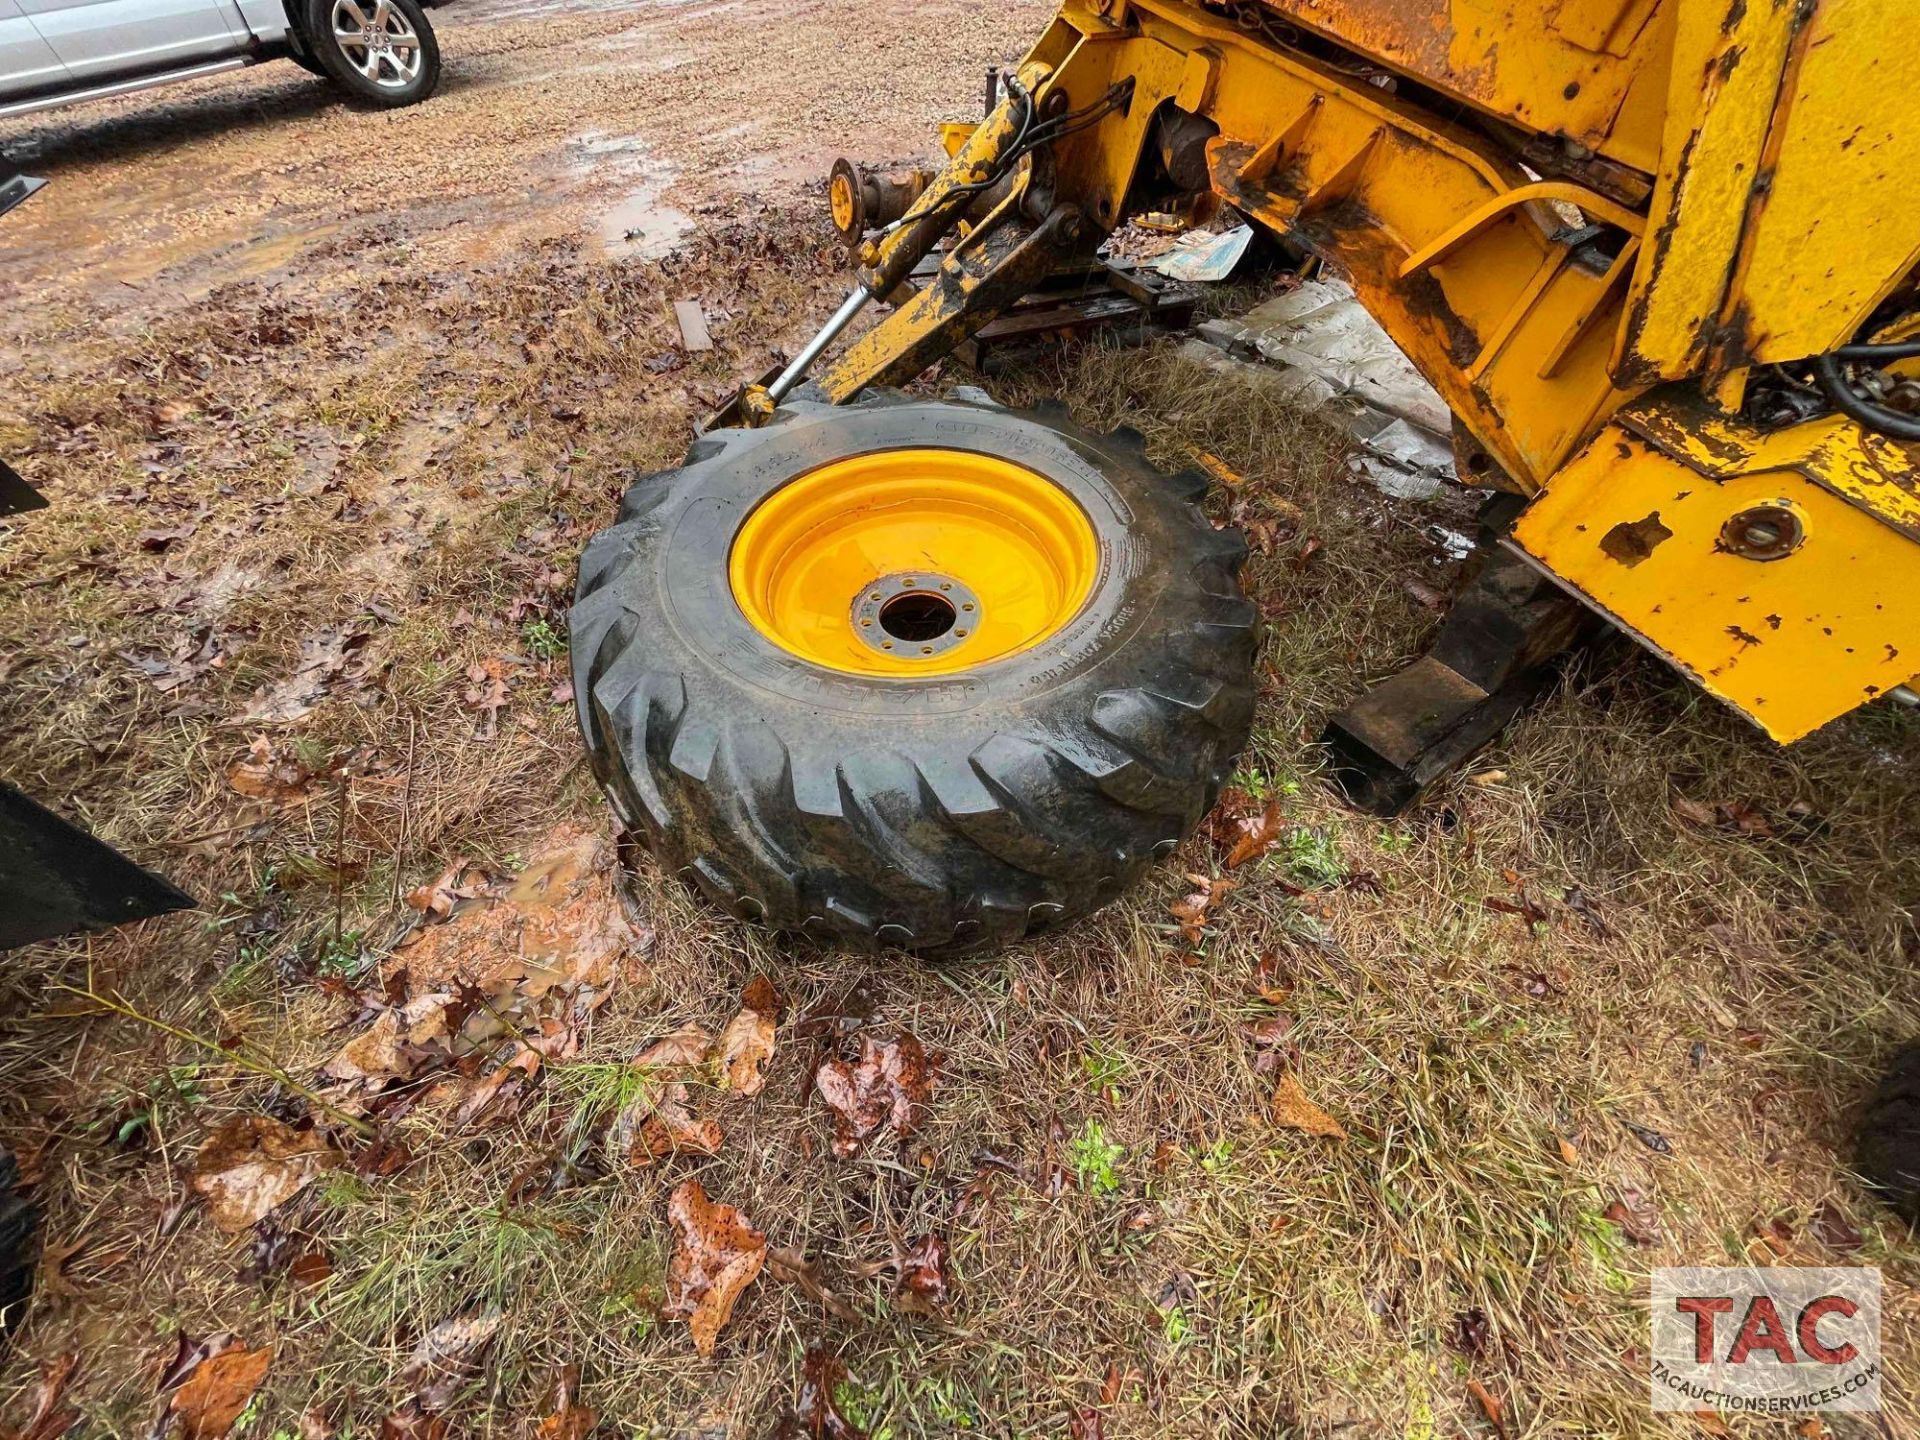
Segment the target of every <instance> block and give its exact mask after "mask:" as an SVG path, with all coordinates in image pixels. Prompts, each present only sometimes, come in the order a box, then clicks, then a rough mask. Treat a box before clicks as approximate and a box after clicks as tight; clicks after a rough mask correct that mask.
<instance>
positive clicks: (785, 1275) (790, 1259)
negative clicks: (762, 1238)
mask: <svg viewBox="0 0 1920 1440" xmlns="http://www.w3.org/2000/svg"><path fill="white" fill-rule="evenodd" d="M767 1268H768V1269H769V1270H771V1271H772V1272H773V1278H774V1279H776V1280H778V1281H779V1282H780V1283H781V1284H783V1285H792V1286H794V1287H796V1288H797V1289H799V1290H800V1291H802V1292H803V1293H805V1294H807V1295H809V1296H811V1297H812V1298H813V1299H814V1300H815V1301H817V1302H818V1303H819V1304H820V1305H821V1306H822V1307H823V1308H824V1309H825V1310H826V1311H827V1313H828V1314H829V1315H832V1316H833V1317H834V1318H835V1319H836V1320H844V1321H846V1322H847V1323H849V1324H852V1323H854V1322H856V1321H858V1320H859V1318H860V1312H859V1311H857V1310H855V1309H854V1308H853V1306H851V1305H849V1304H848V1303H847V1302H846V1301H845V1300H842V1299H841V1298H840V1297H839V1296H838V1295H836V1294H834V1293H833V1291H832V1290H830V1289H828V1288H827V1286H826V1284H825V1282H824V1281H822V1280H821V1278H820V1266H819V1264H818V1263H817V1262H816V1261H813V1260H809V1259H808V1258H807V1256H806V1252H805V1251H802V1250H793V1249H782V1248H774V1249H770V1250H768V1251H767Z"/></svg>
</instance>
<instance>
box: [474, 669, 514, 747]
mask: <svg viewBox="0 0 1920 1440" xmlns="http://www.w3.org/2000/svg"><path fill="white" fill-rule="evenodd" d="M467 679H468V680H470V681H472V682H473V683H472V685H471V686H470V687H469V688H468V690H467V704H469V705H471V706H472V707H473V708H474V709H476V710H478V711H479V712H480V713H481V717H482V718H481V721H480V729H479V731H478V733H477V734H476V735H475V737H474V738H475V739H478V740H491V739H493V738H494V736H495V735H496V734H498V733H499V729H500V712H501V710H502V709H504V708H505V707H506V703H507V662H506V661H504V660H502V659H501V658H500V657H499V656H497V655H496V656H492V657H490V658H489V659H486V660H482V661H480V662H479V663H477V664H475V665H473V666H471V667H469V668H468V670H467Z"/></svg>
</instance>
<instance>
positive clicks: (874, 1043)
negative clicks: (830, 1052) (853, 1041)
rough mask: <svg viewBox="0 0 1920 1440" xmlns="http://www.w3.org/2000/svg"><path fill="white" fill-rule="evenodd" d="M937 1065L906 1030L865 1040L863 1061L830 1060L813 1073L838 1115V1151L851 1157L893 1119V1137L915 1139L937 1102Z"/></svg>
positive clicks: (835, 1123)
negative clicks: (928, 1110)
mask: <svg viewBox="0 0 1920 1440" xmlns="http://www.w3.org/2000/svg"><path fill="white" fill-rule="evenodd" d="M933 1086H934V1062H933V1061H932V1059H930V1058H929V1056H928V1055H927V1052H926V1051H925V1049H923V1048H922V1047H921V1044H920V1042H919V1041H918V1040H916V1039H914V1037H913V1036H912V1035H910V1034H908V1033H907V1032H906V1031H905V1030H901V1031H898V1032H896V1033H895V1035H894V1036H893V1038H892V1039H890V1040H886V1041H881V1040H877V1039H875V1038H874V1037H873V1036H871V1035H862V1036H861V1037H860V1059H859V1060H858V1061H857V1062H856V1063H854V1064H852V1065H848V1064H847V1063H845V1062H844V1061H841V1060H828V1061H826V1062H825V1063H824V1064H822V1065H821V1066H820V1068H819V1070H818V1071H817V1072H816V1073H815V1075H814V1088H815V1089H817V1090H818V1091H819V1092H820V1098H821V1100H823V1101H824V1102H825V1103H826V1105H827V1108H828V1109H830V1110H831V1111H833V1153H834V1154H835V1155H836V1156H838V1157H839V1158H840V1159H842V1160H845V1159H849V1158H851V1157H852V1156H854V1155H857V1154H859V1153H860V1149H861V1147H862V1146H863V1145H864V1144H865V1143H866V1141H867V1137H869V1136H870V1135H872V1134H873V1133H874V1131H876V1130H878V1129H879V1128H880V1127H881V1126H882V1125H884V1124H886V1123H887V1122H888V1121H892V1123H893V1129H894V1133H895V1134H897V1135H902V1136H905V1135H911V1134H912V1133H913V1132H914V1131H915V1130H916V1129H917V1128H918V1127H919V1124H920V1119H921V1116H922V1114H923V1113H924V1110H925V1107H926V1105H927V1102H928V1101H929V1100H930V1099H931V1098H932V1094H933Z"/></svg>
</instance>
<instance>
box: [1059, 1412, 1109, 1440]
mask: <svg viewBox="0 0 1920 1440" xmlns="http://www.w3.org/2000/svg"><path fill="white" fill-rule="evenodd" d="M1106 1436H1107V1428H1106V1424H1105V1422H1103V1421H1102V1420H1101V1418H1100V1412H1099V1411H1098V1410H1096V1409H1094V1408H1093V1406H1091V1405H1082V1406H1080V1408H1079V1409H1077V1410H1074V1411H1073V1412H1072V1413H1070V1414H1069V1415H1068V1416H1067V1440H1106Z"/></svg>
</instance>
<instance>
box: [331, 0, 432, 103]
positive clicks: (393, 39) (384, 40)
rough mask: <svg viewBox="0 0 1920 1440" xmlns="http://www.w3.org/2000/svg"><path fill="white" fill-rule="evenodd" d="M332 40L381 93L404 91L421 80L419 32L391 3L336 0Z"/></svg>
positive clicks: (367, 0)
mask: <svg viewBox="0 0 1920 1440" xmlns="http://www.w3.org/2000/svg"><path fill="white" fill-rule="evenodd" d="M333 40H334V43H335V44H336V45H338V46H339V47H340V53H341V54H342V55H344V56H345V57H346V60H347V64H349V65H351V66H352V67H353V68H354V69H356V70H358V71H359V72H360V73H361V75H363V76H364V77H366V79H368V80H369V81H371V82H372V83H373V84H375V85H378V86H379V87H380V88H381V89H382V90H402V89H405V88H406V87H407V86H409V85H411V84H412V83H413V82H414V81H415V80H417V79H419V77H420V33H419V32H418V31H417V30H415V29H414V28H413V22H412V21H411V20H409V19H407V17H406V15H405V14H404V13H403V12H402V11H401V10H400V8H399V7H398V6H397V5H394V4H393V3H392V0H334V5H333Z"/></svg>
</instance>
